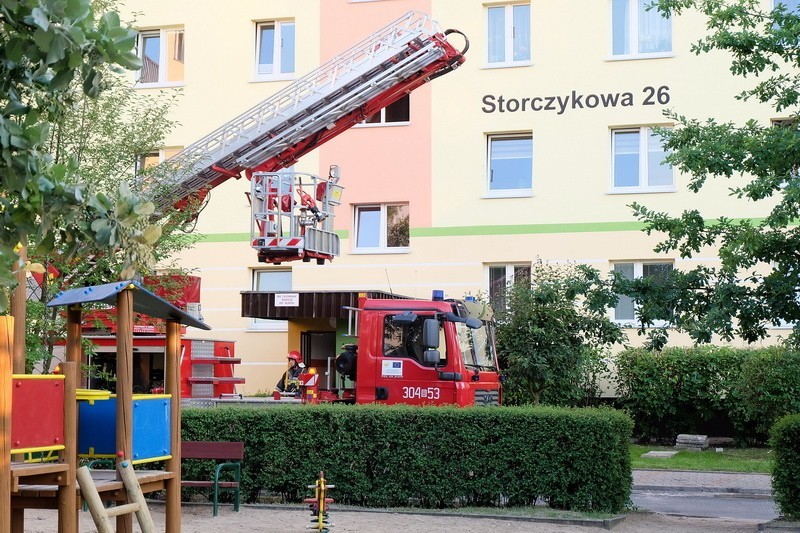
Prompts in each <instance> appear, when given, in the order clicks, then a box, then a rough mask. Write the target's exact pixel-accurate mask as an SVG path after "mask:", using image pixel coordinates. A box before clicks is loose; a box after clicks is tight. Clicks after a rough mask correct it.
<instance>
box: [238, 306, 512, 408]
mask: <svg viewBox="0 0 800 533" xmlns="http://www.w3.org/2000/svg"><path fill="white" fill-rule="evenodd" d="M292 300H293V301H292ZM287 303H289V305H287ZM242 314H243V315H244V316H258V317H263V318H272V319H279V320H281V319H282V320H287V321H288V323H289V332H290V336H294V335H296V336H298V337H299V338H300V345H299V346H300V348H301V350H300V351H301V352H302V355H303V358H304V364H305V365H306V367H307V368H306V371H305V372H304V373H302V374H301V375H300V376H299V378H298V381H299V383H298V385H299V392H298V393H291V394H288V395H287V394H279V393H276V395H275V400H280V401H286V400H287V398H288V399H293V400H294V401H297V402H302V403H318V402H346V403H383V404H397V403H402V404H412V405H459V406H471V405H478V406H492V405H499V404H500V402H501V384H500V382H501V379H500V373H499V367H498V364H497V353H496V351H495V327H494V320H493V316H492V310H491V307H489V306H488V304H485V303H482V302H478V301H476V300H475V299H473V298H465V299H463V300H453V299H445V298H444V295H443V292H442V291H434V292H433V297H432V298H431V299H430V300H419V299H412V298H407V297H403V296H399V295H396V294H393V293H386V292H382V291H361V292H336V291H330V292H296V293H276V292H257V291H252V292H243V293H242ZM336 354H338V355H336Z"/></svg>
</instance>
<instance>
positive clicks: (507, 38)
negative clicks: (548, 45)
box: [484, 2, 533, 68]
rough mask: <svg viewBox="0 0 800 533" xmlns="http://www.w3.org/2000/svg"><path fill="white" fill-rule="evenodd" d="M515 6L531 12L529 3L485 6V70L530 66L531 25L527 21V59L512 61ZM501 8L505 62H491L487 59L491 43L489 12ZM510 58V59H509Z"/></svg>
mask: <svg viewBox="0 0 800 533" xmlns="http://www.w3.org/2000/svg"><path fill="white" fill-rule="evenodd" d="M515 6H528V10H529V12H530V13H532V11H531V3H530V2H514V3H509V4H499V5H489V6H486V9H485V20H486V26H485V28H486V53H485V56H484V58H485V61H486V68H508V67H521V66H528V65H531V64H532V59H531V58H532V57H533V54H532V52H531V43H532V41H533V24H532V22H531V21H530V20H529V21H528V27H529V28H530V33H531V35H529V36H528V37H529V39H528V58H527V59H519V60H514V32H515V31H516V29H515V26H514V22H515V21H514V7H515ZM498 8H503V9H504V11H505V13H504V14H505V16H504V21H503V22H504V28H503V43H504V44H505V52H504V54H503V56H504V57H505V61H492V60H491V58H490V57H489V43H490V42H491V37H490V35H489V33H490V27H489V11H490V10H491V9H498ZM509 58H511V59H509Z"/></svg>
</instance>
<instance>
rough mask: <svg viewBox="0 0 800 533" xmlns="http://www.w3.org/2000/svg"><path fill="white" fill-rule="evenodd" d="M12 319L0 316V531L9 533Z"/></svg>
mask: <svg viewBox="0 0 800 533" xmlns="http://www.w3.org/2000/svg"><path fill="white" fill-rule="evenodd" d="M13 344H14V317H11V316H0V531H11V357H12V355H11V354H12V352H13Z"/></svg>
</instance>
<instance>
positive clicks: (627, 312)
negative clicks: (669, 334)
mask: <svg viewBox="0 0 800 533" xmlns="http://www.w3.org/2000/svg"><path fill="white" fill-rule="evenodd" d="M672 268H673V266H672V263H655V262H653V263H644V262H631V263H614V272H617V273H619V274H620V275H622V276H623V277H624V278H626V279H637V278H649V277H663V276H666V275H668V274H669V272H670V271H671V270H672ZM635 319H636V306H635V305H634V303H633V299H631V298H630V297H629V296H624V295H619V301H618V302H617V305H616V307H614V320H616V321H619V322H632V321H634V320H635Z"/></svg>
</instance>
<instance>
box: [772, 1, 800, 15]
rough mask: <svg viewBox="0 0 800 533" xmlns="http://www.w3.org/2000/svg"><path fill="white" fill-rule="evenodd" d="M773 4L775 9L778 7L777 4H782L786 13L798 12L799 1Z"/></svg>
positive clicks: (775, 2) (799, 8)
mask: <svg viewBox="0 0 800 533" xmlns="http://www.w3.org/2000/svg"><path fill="white" fill-rule="evenodd" d="M773 4H774V6H775V7H778V5H779V4H782V5H783V7H784V8H785V9H786V12H787V13H788V12H792V11H800V0H774V2H773Z"/></svg>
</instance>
